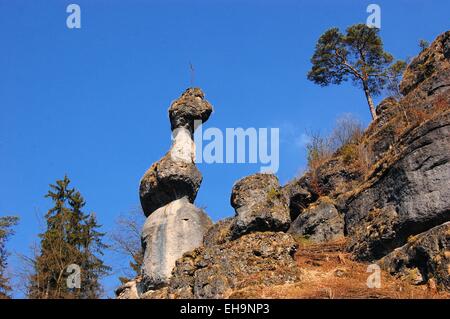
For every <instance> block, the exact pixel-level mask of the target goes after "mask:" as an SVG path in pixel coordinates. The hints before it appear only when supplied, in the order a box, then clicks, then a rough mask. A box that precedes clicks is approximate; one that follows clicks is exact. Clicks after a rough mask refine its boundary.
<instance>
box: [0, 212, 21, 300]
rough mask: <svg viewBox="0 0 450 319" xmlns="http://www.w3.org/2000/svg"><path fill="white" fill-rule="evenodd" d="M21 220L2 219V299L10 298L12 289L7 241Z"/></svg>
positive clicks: (7, 217) (0, 229) (0, 243)
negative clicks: (13, 228)
mask: <svg viewBox="0 0 450 319" xmlns="http://www.w3.org/2000/svg"><path fill="white" fill-rule="evenodd" d="M18 220H19V218H18V217H15V216H4V217H0V299H5V298H9V297H10V295H9V294H10V292H11V287H10V286H9V280H8V278H7V276H6V273H5V272H6V268H7V266H8V262H7V258H8V255H9V254H8V252H7V250H6V241H7V240H8V238H9V236H11V235H12V234H13V231H12V229H11V228H12V227H13V226H15V225H16V224H17V222H18Z"/></svg>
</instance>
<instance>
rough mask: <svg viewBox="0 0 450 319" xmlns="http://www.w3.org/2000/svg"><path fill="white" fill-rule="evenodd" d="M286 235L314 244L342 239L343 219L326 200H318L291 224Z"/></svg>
mask: <svg viewBox="0 0 450 319" xmlns="http://www.w3.org/2000/svg"><path fill="white" fill-rule="evenodd" d="M288 233H290V234H292V235H295V236H299V237H302V238H305V239H307V240H309V241H311V242H314V243H323V242H329V241H334V240H338V239H342V238H344V217H343V215H341V214H340V213H339V212H338V211H337V209H336V207H335V206H334V204H333V203H332V202H331V201H330V199H328V198H321V199H319V200H318V201H317V202H316V203H314V205H311V206H309V207H308V208H307V209H305V210H304V211H303V212H302V213H301V214H300V215H299V216H298V217H297V218H296V219H295V220H294V221H293V222H292V224H291V226H290V228H289V230H288Z"/></svg>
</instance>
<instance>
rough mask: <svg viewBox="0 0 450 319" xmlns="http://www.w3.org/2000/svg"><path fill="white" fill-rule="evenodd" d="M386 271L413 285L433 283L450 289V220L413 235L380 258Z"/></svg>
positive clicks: (381, 264)
mask: <svg viewBox="0 0 450 319" xmlns="http://www.w3.org/2000/svg"><path fill="white" fill-rule="evenodd" d="M379 264H380V266H381V267H382V268H383V269H385V270H386V271H388V272H389V273H391V274H393V275H395V276H397V277H401V278H402V279H404V280H407V281H409V282H410V283H412V284H424V283H428V282H430V281H432V282H434V283H435V284H436V285H437V286H438V287H439V288H443V289H446V290H449V291H450V222H447V223H444V224H442V225H440V226H436V227H434V228H432V229H430V230H428V231H426V232H424V233H421V234H419V235H416V236H412V237H410V238H409V239H408V243H407V244H405V245H404V246H402V247H399V248H396V249H395V250H394V251H393V252H391V253H390V254H388V255H387V256H385V257H383V258H382V259H381V260H380V261H379Z"/></svg>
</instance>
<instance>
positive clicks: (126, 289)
mask: <svg viewBox="0 0 450 319" xmlns="http://www.w3.org/2000/svg"><path fill="white" fill-rule="evenodd" d="M139 282H140V279H139V278H137V279H136V280H132V281H129V282H127V283H125V284H123V285H122V286H120V287H119V288H117V289H116V291H115V294H116V298H117V299H140V297H139V291H138V284H139Z"/></svg>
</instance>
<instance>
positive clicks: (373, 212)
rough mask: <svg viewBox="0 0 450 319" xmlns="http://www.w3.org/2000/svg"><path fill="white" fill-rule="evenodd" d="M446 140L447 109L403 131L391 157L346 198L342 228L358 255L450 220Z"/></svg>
mask: <svg viewBox="0 0 450 319" xmlns="http://www.w3.org/2000/svg"><path fill="white" fill-rule="evenodd" d="M449 140H450V113H446V114H445V115H443V116H439V117H437V118H435V119H433V120H430V121H428V122H427V123H425V124H423V125H422V126H420V127H418V128H416V129H415V130H413V131H412V132H411V133H410V134H408V135H407V136H406V137H405V138H404V139H403V140H402V142H401V143H400V144H399V145H398V149H399V150H400V149H401V151H399V154H398V155H396V156H395V159H393V160H392V159H389V158H387V159H386V161H389V162H385V165H383V164H380V166H381V168H380V172H378V173H377V174H376V175H375V176H374V177H373V178H372V180H369V181H368V182H367V184H366V185H363V186H362V187H361V190H360V191H358V192H357V193H356V194H354V195H353V196H351V197H350V199H349V200H348V201H347V203H346V209H347V211H346V213H345V220H346V230H347V233H348V234H349V235H350V236H351V237H352V243H351V245H350V246H351V247H350V249H351V250H353V251H354V252H355V254H356V255H357V256H358V257H359V258H362V259H368V260H371V259H377V258H380V257H382V256H384V255H386V254H387V253H389V252H390V251H392V250H393V249H394V248H396V247H398V246H401V245H403V244H404V243H405V242H406V239H407V238H408V237H409V236H410V235H415V234H418V233H420V232H423V231H426V230H428V229H430V228H432V227H434V226H436V225H439V224H442V223H444V222H446V221H448V220H450V188H449V187H448V181H449V180H450V143H449V142H448V141H449ZM383 166H385V168H382V167H383Z"/></svg>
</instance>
